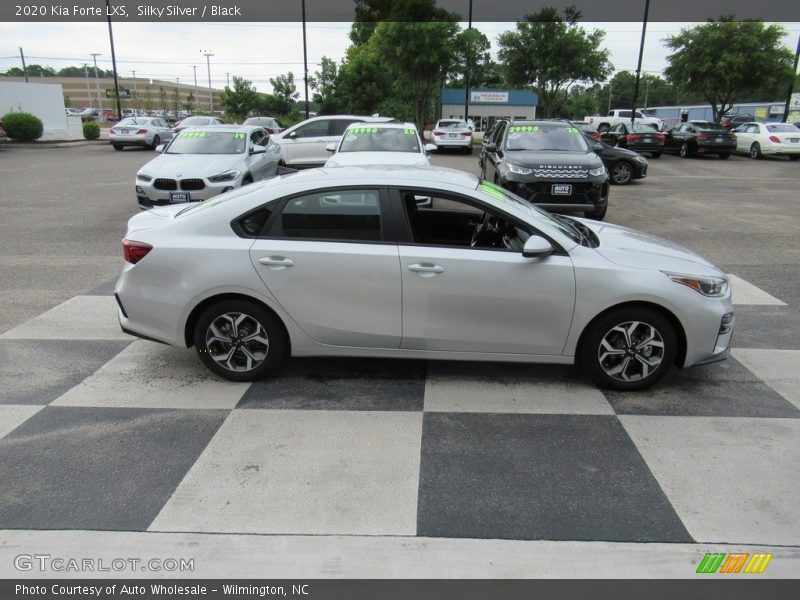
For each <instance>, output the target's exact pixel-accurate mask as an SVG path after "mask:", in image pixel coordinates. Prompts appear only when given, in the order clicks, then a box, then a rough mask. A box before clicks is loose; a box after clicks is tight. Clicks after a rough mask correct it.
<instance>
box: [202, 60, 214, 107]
mask: <svg viewBox="0 0 800 600" xmlns="http://www.w3.org/2000/svg"><path fill="white" fill-rule="evenodd" d="M200 52H203V51H202V50H201V51H200ZM203 55H204V56H205V57H206V65H207V66H208V108H209V109H210V110H211V112H214V95H213V94H212V92H211V57H212V56H214V55H213V54H212V53H210V52H203Z"/></svg>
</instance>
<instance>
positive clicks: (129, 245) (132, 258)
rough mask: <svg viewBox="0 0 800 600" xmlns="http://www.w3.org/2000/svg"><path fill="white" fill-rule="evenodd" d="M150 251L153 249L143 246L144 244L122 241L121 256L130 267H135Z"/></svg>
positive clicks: (146, 245)
mask: <svg viewBox="0 0 800 600" xmlns="http://www.w3.org/2000/svg"><path fill="white" fill-rule="evenodd" d="M152 249H153V247H152V246H151V245H150V244H145V243H144V242H134V241H133V240H128V239H124V240H122V255H123V257H124V258H125V262H129V263H131V264H132V265H135V264H136V263H138V262H139V261H140V260H142V259H143V258H144V257H145V256H147V253H148V252H150V250H152Z"/></svg>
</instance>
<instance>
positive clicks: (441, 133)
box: [433, 131, 444, 135]
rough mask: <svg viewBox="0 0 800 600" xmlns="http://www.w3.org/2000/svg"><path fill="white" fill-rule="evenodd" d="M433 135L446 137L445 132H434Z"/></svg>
mask: <svg viewBox="0 0 800 600" xmlns="http://www.w3.org/2000/svg"><path fill="white" fill-rule="evenodd" d="M433 135H444V131H434V132H433Z"/></svg>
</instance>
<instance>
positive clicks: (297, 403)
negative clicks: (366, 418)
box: [237, 358, 426, 411]
mask: <svg viewBox="0 0 800 600" xmlns="http://www.w3.org/2000/svg"><path fill="white" fill-rule="evenodd" d="M425 375H426V364H425V362H424V361H416V360H386V359H372V358H371V359H358V358H294V359H291V360H287V361H285V363H284V364H283V366H282V368H281V371H280V372H279V373H276V374H275V375H274V376H273V377H270V378H268V379H264V380H262V381H256V382H254V383H253V384H252V385H251V386H250V388H249V389H248V390H247V391H246V392H245V393H244V395H243V396H242V399H241V400H240V401H239V404H238V406H237V408H266V409H305V410H401V411H421V410H422V407H423V399H424V395H425Z"/></svg>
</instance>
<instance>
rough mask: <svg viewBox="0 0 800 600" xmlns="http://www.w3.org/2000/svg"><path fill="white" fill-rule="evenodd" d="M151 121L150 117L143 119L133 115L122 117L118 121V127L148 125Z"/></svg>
mask: <svg viewBox="0 0 800 600" xmlns="http://www.w3.org/2000/svg"><path fill="white" fill-rule="evenodd" d="M148 123H149V119H142V118H137V119H134V118H133V117H129V118H127V119H122V121H120V122H119V123H117V125H116V126H117V127H125V126H126V125H147V124H148Z"/></svg>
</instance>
